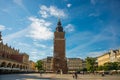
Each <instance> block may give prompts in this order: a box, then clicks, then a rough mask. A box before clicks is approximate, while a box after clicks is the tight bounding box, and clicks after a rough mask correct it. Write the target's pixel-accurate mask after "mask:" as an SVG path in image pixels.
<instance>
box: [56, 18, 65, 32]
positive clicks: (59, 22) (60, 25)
mask: <svg viewBox="0 0 120 80" xmlns="http://www.w3.org/2000/svg"><path fill="white" fill-rule="evenodd" d="M56 32H63V27H62V24H61V21H60V18H58V23H57V27H56Z"/></svg>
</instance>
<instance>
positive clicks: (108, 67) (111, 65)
mask: <svg viewBox="0 0 120 80" xmlns="http://www.w3.org/2000/svg"><path fill="white" fill-rule="evenodd" d="M118 69H119V62H107V63H105V64H104V70H105V71H109V70H118Z"/></svg>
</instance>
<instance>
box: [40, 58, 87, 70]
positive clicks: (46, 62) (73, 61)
mask: <svg viewBox="0 0 120 80" xmlns="http://www.w3.org/2000/svg"><path fill="white" fill-rule="evenodd" d="M42 61H43V68H44V69H45V71H46V72H53V66H52V65H53V57H47V58H45V59H42ZM67 68H68V71H69V72H75V71H77V70H79V69H83V68H86V65H85V61H84V60H82V59H80V58H67Z"/></svg>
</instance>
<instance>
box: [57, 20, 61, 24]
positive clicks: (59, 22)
mask: <svg viewBox="0 0 120 80" xmlns="http://www.w3.org/2000/svg"><path fill="white" fill-rule="evenodd" d="M57 25H60V26H61V21H60V18H58V23H57Z"/></svg>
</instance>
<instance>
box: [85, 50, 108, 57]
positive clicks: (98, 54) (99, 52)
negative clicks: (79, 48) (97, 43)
mask: <svg viewBox="0 0 120 80" xmlns="http://www.w3.org/2000/svg"><path fill="white" fill-rule="evenodd" d="M105 52H106V51H94V52H89V53H88V54H87V56H88V57H98V56H100V55H102V54H104V53H105Z"/></svg>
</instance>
